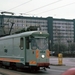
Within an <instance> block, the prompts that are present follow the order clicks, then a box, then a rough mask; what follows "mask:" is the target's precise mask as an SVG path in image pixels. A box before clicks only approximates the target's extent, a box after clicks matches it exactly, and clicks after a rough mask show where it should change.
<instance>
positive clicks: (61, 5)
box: [0, 0, 75, 19]
mask: <svg viewBox="0 0 75 75" xmlns="http://www.w3.org/2000/svg"><path fill="white" fill-rule="evenodd" d="M2 11H8V12H14V13H15V14H17V15H20V14H19V13H24V15H25V16H37V17H49V16H50V17H54V18H65V19H75V0H0V12H2Z"/></svg>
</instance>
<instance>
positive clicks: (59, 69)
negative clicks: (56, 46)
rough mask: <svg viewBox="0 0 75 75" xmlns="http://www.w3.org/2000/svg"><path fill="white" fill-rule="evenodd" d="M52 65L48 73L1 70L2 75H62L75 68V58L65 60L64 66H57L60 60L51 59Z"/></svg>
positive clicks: (0, 74)
mask: <svg viewBox="0 0 75 75" xmlns="http://www.w3.org/2000/svg"><path fill="white" fill-rule="evenodd" d="M50 63H52V65H51V66H50V68H51V69H47V71H43V70H41V71H38V72H37V73H30V72H26V71H25V72H23V71H14V70H9V69H2V68H0V75H61V74H62V73H63V72H65V71H66V70H67V69H69V68H73V67H75V58H63V64H65V65H62V66H57V65H56V64H58V58H56V57H51V58H50ZM53 64H54V65H53Z"/></svg>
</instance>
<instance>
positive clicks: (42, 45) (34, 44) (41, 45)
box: [31, 38, 48, 50]
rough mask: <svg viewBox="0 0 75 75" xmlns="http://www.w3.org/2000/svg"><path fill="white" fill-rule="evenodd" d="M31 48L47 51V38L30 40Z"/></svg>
mask: <svg viewBox="0 0 75 75" xmlns="http://www.w3.org/2000/svg"><path fill="white" fill-rule="evenodd" d="M31 48H32V49H33V50H35V49H39V50H46V49H48V38H32V40H31Z"/></svg>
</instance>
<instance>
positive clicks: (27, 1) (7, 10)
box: [7, 0, 32, 11]
mask: <svg viewBox="0 0 75 75" xmlns="http://www.w3.org/2000/svg"><path fill="white" fill-rule="evenodd" d="M31 1H32V0H29V1H27V2H24V3H22V4H20V5H17V6H15V7H13V8H10V9H8V10H7V11H10V10H13V9H15V8H18V7H20V6H22V5H24V4H27V3H29V2H31Z"/></svg>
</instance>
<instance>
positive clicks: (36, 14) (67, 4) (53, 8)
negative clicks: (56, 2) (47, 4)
mask: <svg viewBox="0 0 75 75" xmlns="http://www.w3.org/2000/svg"><path fill="white" fill-rule="evenodd" d="M72 4H75V2H72V3H69V4H66V5H63V6H59V7H57V8H53V9H50V10H47V11H43V12H40V13H37V14H35V15H38V14H42V13H46V12H48V11H53V10H57V9H59V8H63V7H66V6H69V5H72Z"/></svg>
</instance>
